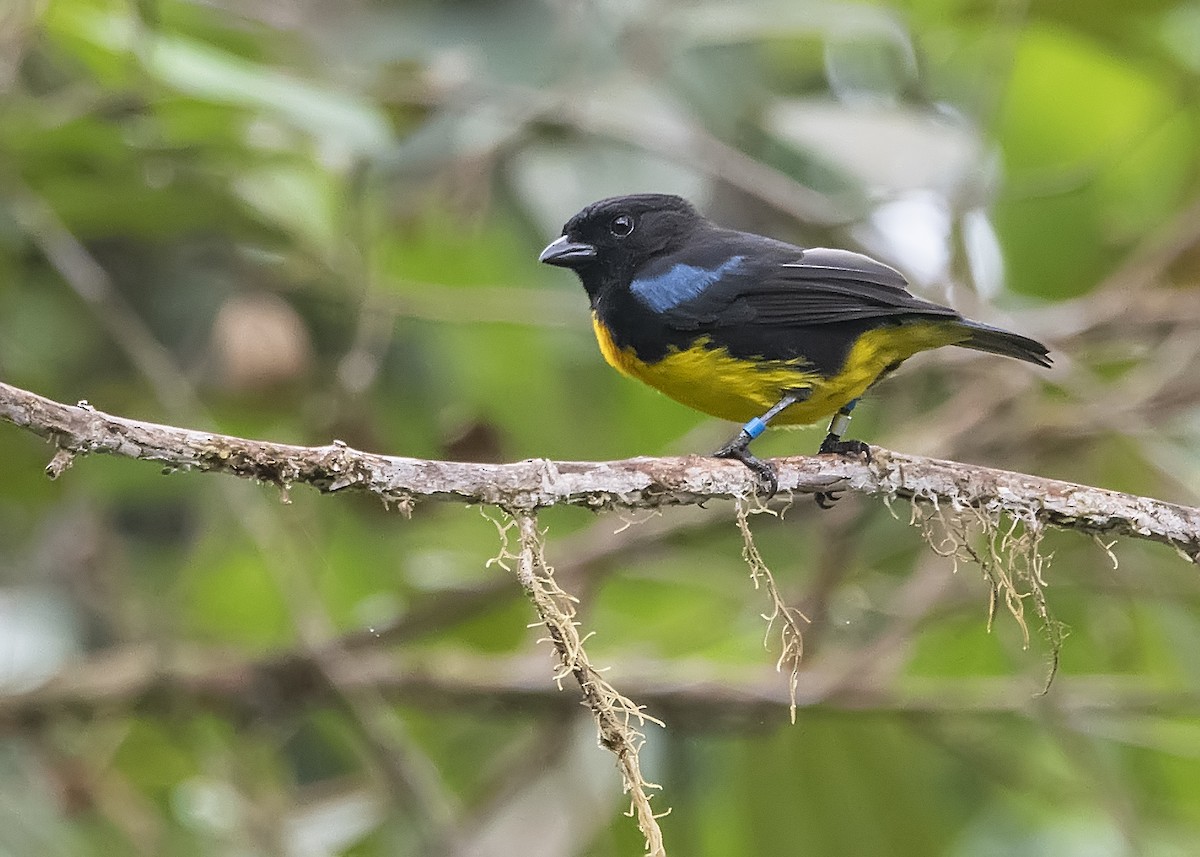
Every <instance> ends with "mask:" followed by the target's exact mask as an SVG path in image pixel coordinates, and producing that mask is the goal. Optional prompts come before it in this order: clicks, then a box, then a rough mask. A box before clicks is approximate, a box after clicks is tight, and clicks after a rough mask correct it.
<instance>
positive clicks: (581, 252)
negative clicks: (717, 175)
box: [538, 193, 704, 302]
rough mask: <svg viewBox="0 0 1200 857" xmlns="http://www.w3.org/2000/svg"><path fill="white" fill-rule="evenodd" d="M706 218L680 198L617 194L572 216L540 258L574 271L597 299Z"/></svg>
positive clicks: (627, 279)
mask: <svg viewBox="0 0 1200 857" xmlns="http://www.w3.org/2000/svg"><path fill="white" fill-rule="evenodd" d="M703 222H704V220H703V218H701V217H700V215H699V214H697V213H696V209H694V208H692V206H691V204H690V203H689V202H688V201H687V200H685V199H683V198H682V197H678V196H670V195H668V194H662V193H641V194H635V195H633V196H614V197H610V198H608V199H602V200H600V201H599V202H593V203H592V204H591V205H589V206H588V207H587V208H585V209H583V211H581V212H579V213H578V214H576V215H575V216H574V217H572V218H571V219H570V220H568V221H567V224H566V226H564V227H563V231H562V237H561V238H559V239H558V240H557V241H555V242H553V243H552V244H551V245H550V246H548V247H547V248H546V249H545V250H543V251H542V255H541V256H539V257H538V261H540V262H545V263H546V264H547V265H558V266H559V267H561V268H570V269H571V270H573V271H575V273H576V274H578V275H579V279H580V280H581V281H582V282H583V287H584V288H585V289H587V292H588V295H590V296H591V297H592V299H593V302H594V301H595V299H596V298H597V296H598V295H599V293H600V292H601V291H603V290H604V289H605V288H610V287H616V286H621V285H624V286H628V285H629V282H630V281H631V280H632V279H633V274H634V272H635V271H637V269H638V268H640V267H641V266H642V265H644V264H646V262H648V261H650V260H651V259H653V258H654V257H655V256H657V255H658V254H660V253H663V252H669V251H670V250H672V249H674V248H675V247H676V246H678V245H680V244H682V243H683V241H684V240H686V239H687V237H688V236H689V235H691V233H692V231H693V230H694V229H695V228H696V226H697V225H699V224H701V223H703Z"/></svg>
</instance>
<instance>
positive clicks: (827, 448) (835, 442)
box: [817, 434, 871, 464]
mask: <svg viewBox="0 0 1200 857" xmlns="http://www.w3.org/2000/svg"><path fill="white" fill-rule="evenodd" d="M817 455H847V456H862V457H863V458H865V459H866V461H867V464H870V463H871V447H870V446H868V445H867V444H866V443H864V442H863V441H861V440H842V439H841V438H840V437H838V436H837V435H834V434H827V435H825V440H823V441H821V448H820V449H818V450H817Z"/></svg>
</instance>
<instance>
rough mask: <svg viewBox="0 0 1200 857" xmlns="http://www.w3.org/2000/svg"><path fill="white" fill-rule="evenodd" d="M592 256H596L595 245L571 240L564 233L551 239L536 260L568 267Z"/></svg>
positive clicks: (592, 257)
mask: <svg viewBox="0 0 1200 857" xmlns="http://www.w3.org/2000/svg"><path fill="white" fill-rule="evenodd" d="M594 258H596V248H595V247H593V246H592V245H591V244H584V243H582V242H579V241H571V240H569V239H568V238H567V236H566V235H564V236H562V237H561V238H557V239H555V240H554V241H552V242H551V243H550V245H549V246H548V247H546V249H545V250H543V251H542V254H541V255H540V256H538V261H539V262H544V263H545V264H547V265H557V266H558V267H560V268H570V267H572V266H573V265H575V264H576V263H577V262H582V261H583V260H585V259H594Z"/></svg>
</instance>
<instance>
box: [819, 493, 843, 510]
mask: <svg viewBox="0 0 1200 857" xmlns="http://www.w3.org/2000/svg"><path fill="white" fill-rule="evenodd" d="M813 499H814V500H816V501H817V505H818V506H820V507H821V508H822V509H832V508H833V505H834V503H836V502H837V501H838V500H840V499H842V495H841V494H839V493H837V492H836V491H818V492H816V493H815V494H813Z"/></svg>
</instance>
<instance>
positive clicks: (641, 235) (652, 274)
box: [538, 193, 1051, 507]
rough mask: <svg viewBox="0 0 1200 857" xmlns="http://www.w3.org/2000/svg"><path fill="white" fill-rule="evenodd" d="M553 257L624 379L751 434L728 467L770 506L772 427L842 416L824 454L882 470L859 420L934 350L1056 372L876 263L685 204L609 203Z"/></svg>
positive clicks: (732, 444)
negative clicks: (747, 476)
mask: <svg viewBox="0 0 1200 857" xmlns="http://www.w3.org/2000/svg"><path fill="white" fill-rule="evenodd" d="M538 260H539V261H540V262H543V263H545V264H548V265H554V266H558V267H562V268H567V269H569V270H571V271H574V272H575V274H576V275H577V276H578V277H579V280H580V282H581V283H582V284H583V288H584V291H586V292H587V296H588V299H589V301H590V303H591V312H592V327H593V329H594V331H595V335H596V340H597V342H598V343H599V346H600V353H601V354H602V355H603V357H604V359H605V360H606V361H607V362H608V363H609V365H611V366H612V367H613V368H614V369H616V370H617V371H618V372H620V373H622V374H623V375H627V376H629V377H632V378H635V379H637V380H639V381H642V382H644V383H646V384H649V385H650V386H651V387H654V388H656V389H658V390H660V391H661V392H662V393H664V394H666V395H667V396H669V397H671V398H672V399H675V400H676V401H678V402H681V403H682V404H684V405H687V406H689V407H691V408H694V409H695V410H698V411H701V412H703V413H706V414H709V415H711V416H715V417H720V418H722V419H726V420H731V421H734V422H742V423H743V426H742V428H741V430H740V431H738V433H737V434H736V435H735V436H734V437H732V438H731V439H730V440H729V442H728V443H726V444H724V445H723V446H722V447H721V448H720V449H718V450H716V451H715V452H714V453H713V455H715V456H717V457H719V458H731V459H736V460H738V461H741V462H742V463H743V464H744V465H746V467H748V468H749V469H750V470H751V471H752V472H753V473H754V474H756V475H757V477H758V479H759V481H760V483H761V486H762V487H764V488H765V489H766V493H767V495H768V497H769V496H771V495H774V494H775V493H776V491H777V490H778V477H777V473H776V470H775V468H774V467H773V466H772V465H771V464H770V463H768V462H765V461H763V460H761V459H759V458H757V457H756V456H754V455H753V454H752V453H751V452H750V449H749V447H750V442H751V441H753V440H754V439H755V438H757V437H759V436H760V435H761V434H762V433H763V432H764V431H765V430H766V428H767V426H768V425H772V424H773V425H805V424H809V423H815V422H818V421H821V420H823V419H825V418H826V417H831V418H832V419H831V421H830V424H829V431H828V433H827V434H826V436H825V439H824V440H823V441H822V443H821V446H820V448H819V450H818V454H836V455H843V456H854V457H863V458H865V459H866V460H867V461H868V462H869V461H870V460H871V453H870V447H869V446H867V444H866V443H864V442H863V441H860V440H852V439H845V438H844V437H843V436H844V435H845V433H846V431H847V429H848V428H849V425H850V415H851V412H852V411H853V410H854V407H855V405H857V404H858V402H859V400H860V398H861V397H862V396H863V394H864V393H866V392H867V390H868V389H870V388H871V387H872V386H873V385H874V384H876V383H877V382H878V381H879V380H880V379H881V378H884V377H886V376H887V375H889V374H891V373H892V372H894V371H895V370H896V369H897V368H898V367H899V366H900V364H901V363H903V362H904V361H905V360H907V359H908V358H909V357H912V356H913V355H914V354H917V353H918V352H921V351H926V350H929V349H933V348H940V347H942V346H946V345H956V346H960V347H963V348H971V349H975V350H977V351H986V352H989V353H992V354H999V355H1003V356H1005V357H1014V358H1016V359H1018V360H1024V361H1027V362H1029V363H1034V364H1037V365H1039V366H1046V367H1049V366H1050V365H1051V360H1050V357H1049V350H1048V349H1047V348H1046V346H1045V345H1043V344H1042V343H1040V342H1038V341H1036V340H1034V339H1030V338H1029V337H1027V336H1021V335H1020V334H1017V333H1011V332H1009V331H1007V330H1003V329H1001V328H998V327H992V326H991V325H987V324H982V323H980V322H977V321H971V320H970V319H967V318H964V317H963V316H962V315H961V314H960V313H958V312H957V311H955V310H954V309H951V308H950V307H946V306H941V305H939V304H936V303H932V302H930V301H927V300H924V299H922V298H919V297H917V296H915V295H913V294H912V293H910V292H909V291H908V282H907V281H906V280H905V278H904V276H903V275H902V274H901V273H900V272H899V271H897V270H896V269H894V268H892V267H890V266H888V265H885V264H883V263H882V262H878V261H876V260H875V259H872V258H871V257H869V256H866V255H863V254H861V253H856V252H853V251H850V250H842V249H834V248H827V247H811V248H804V247H799V246H796V245H794V244H789V243H787V242H784V241H778V240H775V239H773V238H768V237H765V236H762V235H755V234H753V233H749V232H739V231H736V230H734V229H728V228H724V227H721V226H718V225H717V224H715V223H713V222H711V221H710V220H708V219H707V218H705V217H704V216H702V215H701V214H700V213H699V212H698V211H697V210H696V208H695V207H694V206H693V205H692V204H691V203H689V202H688V201H687V200H685V199H683V198H682V197H679V196H675V195H671V194H660V193H640V194H632V195H628V196H614V197H610V198H607V199H602V200H600V201H598V202H594V203H592V204H591V205H588V206H587V207H585V208H584V209H582V210H581V211H580V212H579V213H577V214H576V215H575V216H574V217H572V218H571V219H570V220H568V221H567V222H566V224H565V225H564V226H563V229H562V234H561V236H560V237H559V238H557V239H556V240H554V241H553V242H551V243H550V244H549V246H547V247H546V248H545V249H544V250H543V251H542V252H541V254H540V256H539V257H538ZM833 499H836V498H835V497H832V496H831V495H828V494H824V495H819V496H818V497H817V502H818V504H819V505H821V506H822V507H828V504H829V502H830V501H832V500H833Z"/></svg>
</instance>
